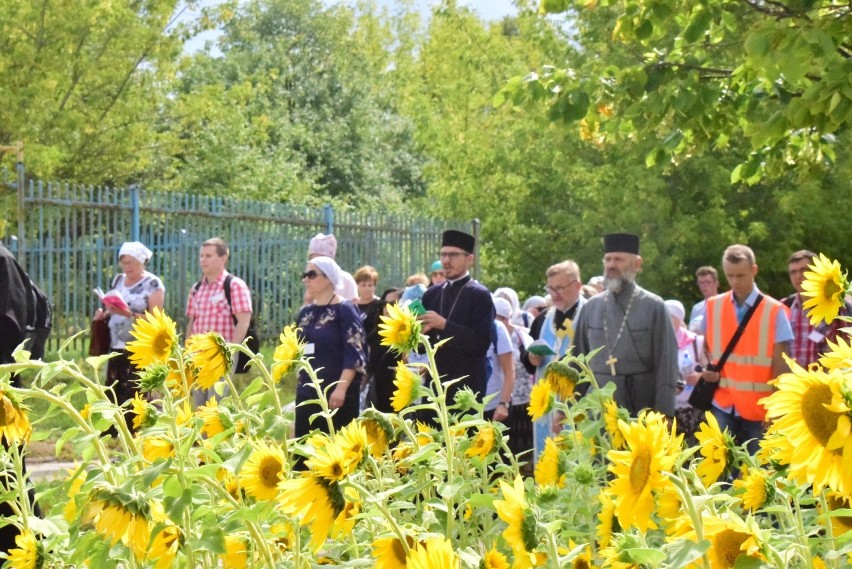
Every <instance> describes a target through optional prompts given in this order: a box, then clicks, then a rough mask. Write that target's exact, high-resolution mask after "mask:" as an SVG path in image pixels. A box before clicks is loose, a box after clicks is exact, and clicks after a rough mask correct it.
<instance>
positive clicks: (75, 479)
mask: <svg viewBox="0 0 852 569" xmlns="http://www.w3.org/2000/svg"><path fill="white" fill-rule="evenodd" d="M68 473H69V474H70V478H71V483H70V484H69V485H68V493H67V494H66V495H67V496H68V501H67V502H65V509H64V510H63V512H62V517H63V518H65V521H66V522H68V523H69V524H70V523H71V522H73V521H74V520H75V519H76V518H77V502H76V500H75V497H76V496H77V494H79V493H80V488H82V487H83V483H84V482H86V472H85V471H83V472H77V471H74V470H69V471H68Z"/></svg>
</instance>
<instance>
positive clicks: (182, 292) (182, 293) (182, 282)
mask: <svg viewBox="0 0 852 569" xmlns="http://www.w3.org/2000/svg"><path fill="white" fill-rule="evenodd" d="M186 235H187V233H186V229H181V230H180V250H179V253H178V270H179V271H180V277H179V279H178V281H179V282H178V300H180V302H181V303H183V302H185V301H186V299H187V294H189V288H188V286H187V282H186V276H187V274H188V272H189V267H188V266H187V258H188V257H189V253H188V251H187V246H186V245H187V244H186ZM178 306H180V305H178ZM184 308H186V307H184ZM184 325H186V320H185V319H184ZM186 333H187V334H188V333H189V330H186Z"/></svg>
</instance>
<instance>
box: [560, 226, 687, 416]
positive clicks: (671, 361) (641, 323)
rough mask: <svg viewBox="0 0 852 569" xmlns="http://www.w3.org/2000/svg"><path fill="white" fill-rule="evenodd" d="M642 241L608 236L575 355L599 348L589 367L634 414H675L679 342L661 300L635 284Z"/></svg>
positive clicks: (579, 325) (577, 326)
mask: <svg viewBox="0 0 852 569" xmlns="http://www.w3.org/2000/svg"><path fill="white" fill-rule="evenodd" d="M641 268H642V257H640V256H639V237H638V236H636V235H631V234H629V233H610V234H609V235H606V236H605V237H604V285H605V287H606V289H605V291H604V292H603V293H602V294H599V295H597V296H593V297H592V298H590V299H589V301H588V302H587V303H586V305H585V306H584V307H583V310H582V312H580V315H579V316H578V317H577V322H576V324H575V332H574V353H575V354H588V353H589V352H591V351H593V350H595V349H597V348H601V350H600V351H599V352H598V353H597V354H596V355H595V357H594V358H592V361H591V362H590V364H591V365H590V367H591V369H592V371H593V372H594V373H595V377H596V378H597V380H598V384H600V385H602V386H603V385H605V384H607V383H610V382H612V383H615V386H616V387H615V401H616V402H617V403H618V404H619V405H620V406H621V407H624V408H626V409H627V410H628V411H630V414H631V415H632V416H636V414H637V413H638V412H639V411H641V410H643V409H653V410H655V411H659V412H660V413H663V414H664V415H667V416H669V417H671V416H673V415H674V404H675V388H676V385H677V379H678V377H680V371H679V369H678V364H677V341H676V340H675V335H674V330H673V329H672V325H671V322H670V321H669V316H668V313H667V312H666V307H665V304H663V299H661V298H660V297H659V296H657V295H656V294H654V293H651V292H648V291H647V290H645V289H643V288H642V287H640V286H639V285H637V284H636V280H635V279H636V275H637V274H638V273H639V271H640V270H641Z"/></svg>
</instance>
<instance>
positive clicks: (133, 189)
mask: <svg viewBox="0 0 852 569" xmlns="http://www.w3.org/2000/svg"><path fill="white" fill-rule="evenodd" d="M130 208H131V210H132V215H133V217H132V219H133V221H132V224H131V228H130V234H131V237H132V239H133V241H139V235H140V231H139V186H137V185H136V184H131V185H130Z"/></svg>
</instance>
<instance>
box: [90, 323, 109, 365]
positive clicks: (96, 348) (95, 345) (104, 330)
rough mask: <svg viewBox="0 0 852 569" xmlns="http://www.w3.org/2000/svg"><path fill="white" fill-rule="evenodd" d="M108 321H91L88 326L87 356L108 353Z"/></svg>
mask: <svg viewBox="0 0 852 569" xmlns="http://www.w3.org/2000/svg"><path fill="white" fill-rule="evenodd" d="M109 344H110V341H109V320H107V319H106V318H101V319H100V320H92V323H91V324H90V325H89V355H90V356H102V355H104V354H108V353H109V352H110V346H109Z"/></svg>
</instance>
